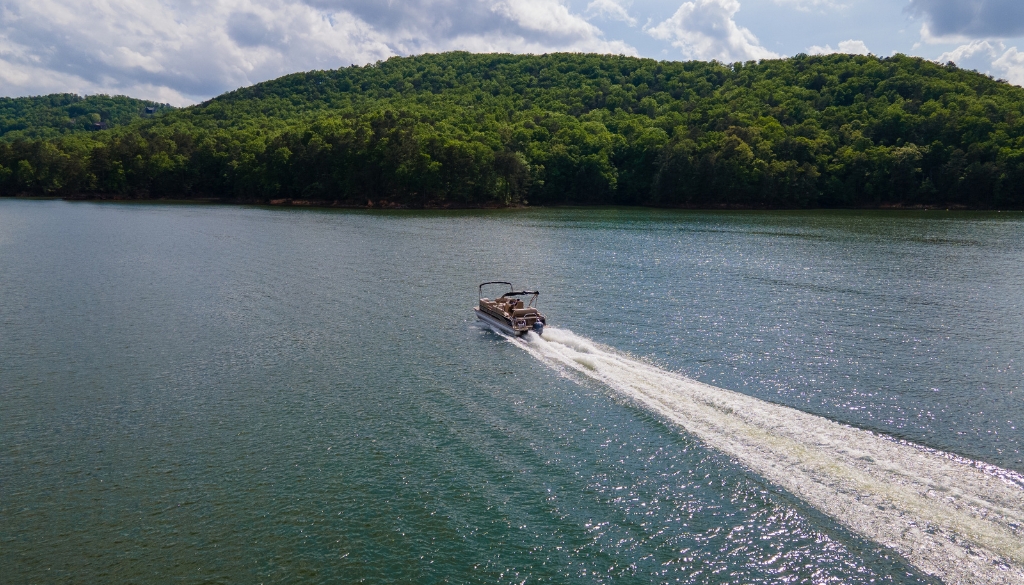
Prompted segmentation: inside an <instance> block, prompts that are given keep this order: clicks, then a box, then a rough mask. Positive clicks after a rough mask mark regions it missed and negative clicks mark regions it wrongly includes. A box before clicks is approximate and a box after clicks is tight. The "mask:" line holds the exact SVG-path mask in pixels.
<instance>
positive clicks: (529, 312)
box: [512, 307, 537, 317]
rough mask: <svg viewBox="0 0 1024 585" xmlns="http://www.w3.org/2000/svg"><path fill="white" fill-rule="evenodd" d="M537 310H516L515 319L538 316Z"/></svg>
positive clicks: (513, 314)
mask: <svg viewBox="0 0 1024 585" xmlns="http://www.w3.org/2000/svg"><path fill="white" fill-rule="evenodd" d="M536 314H537V309H534V308H533V307H530V308H529V309H516V310H514V311H512V316H513V317H526V316H527V315H536Z"/></svg>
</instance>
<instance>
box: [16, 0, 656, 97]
mask: <svg viewBox="0 0 1024 585" xmlns="http://www.w3.org/2000/svg"><path fill="white" fill-rule="evenodd" d="M455 49H462V50H471V51H505V52H537V53H540V52H550V51H594V52H601V53H624V54H636V50H635V49H634V48H633V47H631V46H630V45H628V44H627V43H625V42H622V41H616V40H607V39H605V38H604V36H603V34H602V32H601V31H600V29H598V28H597V27H595V26H594V25H592V24H590V23H589V22H587V20H586V19H585V18H584V17H583V16H582V15H579V14H574V13H572V12H571V11H570V9H569V8H568V7H567V5H566V4H564V3H563V2H562V1H560V0H406V1H404V2H381V1H378V0H207V1H205V2H198V1H195V0H2V1H0V95H29V94H41V93H50V92H57V91H61V92H63V91H72V92H78V93H98V92H102V93H125V94H129V95H133V96H135V97H143V98H150V99H156V100H160V101H169V102H171V103H174V104H177V105H182V104H187V103H191V102H194V101H198V100H202V99H206V98H209V97H211V96H214V95H217V94H219V93H221V92H223V91H226V90H229V89H234V88H236V87H240V86H245V85H250V84H252V83H256V82H259V81H264V80H267V79H272V78H274V77H278V76H280V75H284V74H287V73H292V72H295V71H305V70H309V69H333V68H337V67H342V66H346V65H350V64H353V63H357V64H362V63H371V62H374V61H377V60H380V59H385V58H387V57H389V56H391V55H396V54H418V53H423V52H436V51H446V50H455Z"/></svg>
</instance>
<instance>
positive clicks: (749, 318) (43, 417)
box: [0, 200, 1024, 584]
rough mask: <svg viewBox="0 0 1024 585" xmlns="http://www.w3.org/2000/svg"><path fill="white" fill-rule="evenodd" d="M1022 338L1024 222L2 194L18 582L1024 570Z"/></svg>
mask: <svg viewBox="0 0 1024 585" xmlns="http://www.w3.org/2000/svg"><path fill="white" fill-rule="evenodd" d="M509 279H510V280H512V281H514V282H515V283H516V285H517V286H519V285H522V286H524V287H531V288H533V287H535V288H537V289H539V290H540V291H541V292H542V294H541V296H540V308H541V310H542V311H544V312H545V314H546V315H547V317H548V322H549V324H550V325H551V327H549V328H548V331H546V332H545V335H544V338H543V339H537V338H528V339H525V340H517V341H513V340H510V339H507V338H505V337H502V336H501V335H498V334H496V333H494V332H492V331H490V330H488V329H486V328H484V327H482V326H480V325H478V324H477V322H476V321H475V317H474V315H473V312H472V307H473V305H474V304H475V300H476V292H477V288H476V286H477V284H478V283H479V282H482V281H485V280H509ZM1021 339H1024V214H1020V213H966V212H944V211H927V212H899V213H897V212H892V213H890V212H771V213H763V212H690V211H664V210H646V209H527V210H503V211H456V212H411V211H393V212H381V211H375V212H370V211H336V210H316V209H279V208H275V209H264V208H256V207H221V206H204V205H169V204H159V205H157V204H95V203H68V202H62V201H18V200H0V573H2V574H3V577H2V579H0V580H2V582H4V583H57V582H81V583H91V582H131V583H167V582H171V581H176V582H186V583H238V582H246V583H292V582H308V583H338V582H345V583H348V582H366V583H410V582H417V583H445V582H451V583H466V582H479V583H522V582H527V583H534V582H552V583H566V582H571V583H611V582H622V583H662V582H680V583H844V584H845V583H935V582H940V581H943V580H945V581H950V582H952V581H956V580H962V581H964V582H978V583H982V582H1005V583H1013V582H1019V581H1018V579H1022V578H1024V572H1022V571H1024V569H1022V567H1024V545H1022V544H1021V543H1022V542H1024V479H1022V475H1021V474H1022V473H1024V453H1022V449H1024V392H1022V374H1021V368H1022V366H1024V343H1022V342H1021Z"/></svg>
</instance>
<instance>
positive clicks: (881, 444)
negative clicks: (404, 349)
mask: <svg viewBox="0 0 1024 585" xmlns="http://www.w3.org/2000/svg"><path fill="white" fill-rule="evenodd" d="M510 341H512V342H513V343H515V344H517V345H519V346H520V347H522V348H523V349H525V350H526V351H528V352H529V353H530V354H532V355H533V356H534V357H536V358H537V359H539V360H540V361H542V362H544V363H545V364H547V365H548V366H550V367H553V368H555V369H558V370H560V371H562V372H565V373H575V374H577V375H583V376H586V377H587V378H591V379H593V380H597V381H599V382H601V383H603V384H605V385H607V386H608V387H609V388H611V389H613V390H615V391H616V392H619V393H621V394H622V395H624V396H626V397H628V398H629V399H631V400H633V401H635V402H636V403H638V404H640V405H642V406H643V407H645V408H647V409H650V410H651V411H653V412H655V413H657V414H658V415H660V416H662V417H664V418H665V419H667V420H668V421H670V422H673V423H675V424H678V425H679V426H681V427H683V429H685V430H686V431H687V432H689V433H690V434H692V435H694V436H696V437H697V438H699V439H700V440H702V441H703V442H704V443H706V444H707V445H708V446H709V447H712V448H714V449H717V450H719V451H722V452H723V453H725V454H727V455H729V456H730V457H732V458H734V459H735V460H737V461H739V462H740V463H741V464H742V465H744V466H746V467H747V468H749V469H750V470H752V471H754V472H755V473H757V474H759V475H761V476H763V477H765V478H767V479H768V480H770V481H772V482H774V483H775V484H777V485H778V486H780V487H782V488H784V489H785V490H787V491H789V492H790V493H792V494H794V495H796V496H797V497H799V498H801V499H803V500H804V501H806V502H807V503H809V504H810V505H812V506H814V507H815V508H817V509H818V510H821V511H822V512H824V513H825V514H828V515H829V516H831V517H832V518H834V519H835V520H837V521H838V522H840V523H841V524H843V525H845V526H847V527H848V528H850V529H851V530H853V531H854V532H857V533H859V534H861V535H863V536H865V537H867V538H870V539H871V540H874V541H876V542H878V543H880V544H883V545H885V546H888V547H890V548H892V549H894V550H895V551H897V552H898V553H900V554H901V555H903V556H904V557H905V558H906V559H907V560H909V561H910V562H911V563H912V564H914V565H915V566H916V567H918V568H920V569H921V570H922V571H924V572H925V573H928V574H931V575H934V576H937V577H939V578H940V579H942V580H944V581H946V582H947V583H972V584H973V583H978V584H982V583H984V584H996V583H999V584H1002V583H1005V584H1017V585H1020V584H1021V583H1024V489H1022V487H1021V485H1018V484H1016V483H1014V481H1013V478H1014V477H1015V476H1016V474H1014V473H1013V472H1009V471H1006V470H1001V469H999V468H994V467H993V466H987V465H983V464H980V463H978V462H973V461H969V460H965V459H963V458H959V457H952V456H949V455H947V454H945V453H942V452H938V451H933V450H930V449H924V448H919V447H916V446H914V445H908V444H905V443H900V442H897V441H894V440H892V439H891V438H886V437H883V436H879V435H876V434H874V433H871V432H869V431H864V430H861V429H856V428H852V427H849V426H845V425H841V424H838V423H836V422H833V421H830V420H828V419H825V418H822V417H819V416H815V415H812V414H807V413H805V412H801V411H799V410H795V409H792V408H788V407H785V406H779V405H775V404H770V403H768V402H764V401H762V400H758V399H756V398H752V397H750V396H746V395H744V394H740V393H737V392H732V391H730V390H724V389H722V388H716V387H714V386H709V385H707V384H702V383H700V382H697V381H694V380H690V379H688V378H685V377H683V376H681V375H678V374H674V373H672V372H668V371H665V370H662V369H660V368H658V367H655V366H652V365H650V364H647V363H644V362H642V361H639V360H637V359H634V358H631V357H629V356H627V355H624V354H622V353H621V352H618V351H616V350H613V349H611V348H608V347H605V346H602V345H600V344H597V343H595V342H593V341H590V340H588V339H586V338H584V337H580V336H578V335H575V334H574V333H572V332H571V331H567V330H564V329H556V328H553V327H546V328H545V330H544V335H543V337H538V336H537V335H535V334H533V333H530V334H528V335H527V336H526V337H525V338H522V339H513V338H510ZM983 467H984V469H982V468H983ZM1017 478H1018V479H1019V476H1017Z"/></svg>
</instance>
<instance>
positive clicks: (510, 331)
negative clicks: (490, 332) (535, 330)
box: [473, 309, 530, 337]
mask: <svg viewBox="0 0 1024 585" xmlns="http://www.w3.org/2000/svg"><path fill="white" fill-rule="evenodd" d="M473 310H474V311H475V312H476V316H477V318H479V319H480V320H481V321H483V322H485V323H487V324H488V325H490V326H491V327H494V328H495V329H497V330H498V331H501V332H502V333H505V334H506V335H513V336H516V337H519V336H522V335H526V333H527V332H528V331H530V329H529V328H525V329H515V328H513V327H512V326H511V325H509V324H508V323H506V322H505V321H503V320H501V319H498V318H497V317H494V316H492V315H490V314H488V313H485V312H483V311H481V310H480V309H473Z"/></svg>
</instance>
